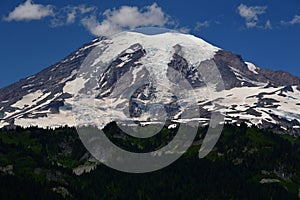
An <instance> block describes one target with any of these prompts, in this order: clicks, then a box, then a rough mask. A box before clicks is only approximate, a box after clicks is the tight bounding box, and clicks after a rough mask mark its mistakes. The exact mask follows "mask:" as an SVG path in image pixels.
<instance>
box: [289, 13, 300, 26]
mask: <svg viewBox="0 0 300 200" xmlns="http://www.w3.org/2000/svg"><path fill="white" fill-rule="evenodd" d="M290 24H292V25H294V24H300V15H295V16H294V18H293V19H292V20H291V21H290Z"/></svg>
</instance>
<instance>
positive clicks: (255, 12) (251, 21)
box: [238, 4, 267, 28]
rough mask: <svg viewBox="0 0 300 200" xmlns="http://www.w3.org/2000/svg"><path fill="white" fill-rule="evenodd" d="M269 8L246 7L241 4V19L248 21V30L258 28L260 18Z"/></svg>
mask: <svg viewBox="0 0 300 200" xmlns="http://www.w3.org/2000/svg"><path fill="white" fill-rule="evenodd" d="M266 9H267V6H249V7H248V6H246V5H244V4H240V5H239V7H238V11H239V14H240V16H241V17H243V18H244V19H245V20H246V26H247V28H253V27H256V26H257V23H258V16H259V15H261V14H264V13H265V12H266Z"/></svg>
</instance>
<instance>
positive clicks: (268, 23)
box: [265, 20, 273, 29]
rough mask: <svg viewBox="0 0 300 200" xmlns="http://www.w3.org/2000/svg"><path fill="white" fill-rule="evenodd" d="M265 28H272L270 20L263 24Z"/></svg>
mask: <svg viewBox="0 0 300 200" xmlns="http://www.w3.org/2000/svg"><path fill="white" fill-rule="evenodd" d="M265 29H273V27H272V24H271V21H270V20H267V22H266V24H265Z"/></svg>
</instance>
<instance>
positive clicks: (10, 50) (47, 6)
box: [0, 0, 300, 87]
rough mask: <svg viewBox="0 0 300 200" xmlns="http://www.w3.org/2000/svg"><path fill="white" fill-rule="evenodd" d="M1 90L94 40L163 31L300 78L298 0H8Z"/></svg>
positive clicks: (0, 26) (2, 6)
mask: <svg viewBox="0 0 300 200" xmlns="http://www.w3.org/2000/svg"><path fill="white" fill-rule="evenodd" d="M0 13H1V16H0V17H1V19H0V31H1V37H0V44H1V50H0V59H1V65H0V68H1V73H0V87H3V86H6V85H8V84H10V83H13V82H15V81H18V80H19V79H21V78H25V77H27V76H30V75H32V74H34V73H36V72H39V71H40V70H42V69H44V68H46V67H48V66H50V65H51V64H54V63H55V62H57V61H59V60H61V59H62V58H64V57H65V56H67V55H68V54H69V53H70V52H72V51H74V50H76V49H77V48H78V47H80V46H81V45H82V44H83V43H86V42H89V41H90V40H92V39H93V38H95V37H96V36H97V35H110V34H113V33H115V32H118V31H122V30H126V29H130V28H135V27H142V26H161V27H166V28H170V29H177V30H179V31H183V32H188V33H190V34H193V35H196V36H198V37H201V38H203V39H204V40H206V41H208V42H209V43H212V44H214V45H216V46H218V47H220V48H222V49H226V50H230V51H232V52H235V53H237V54H240V55H242V57H243V58H244V60H246V61H251V62H253V63H255V64H257V65H258V66H260V67H263V68H269V69H273V70H279V69H281V70H284V71H288V72H290V73H292V74H294V75H297V76H298V77H300V61H299V58H300V50H299V47H300V36H299V35H300V1H299V0H287V1H272V0H257V1H254V0H253V1H246V0H244V1H241V0H232V1H224V0H201V1H194V0H193V1H192V0H185V1H174V0H172V1H171V0H157V1H148V0H144V1H140V0H134V1H125V0H122V1H121V0H97V1H88V0H77V1H70V0H69V1H68V0H65V1H61V0H51V1H50V0H43V1H41V0H35V1H30V0H27V1H25V0H22V1H20V0H9V1H1V2H0Z"/></svg>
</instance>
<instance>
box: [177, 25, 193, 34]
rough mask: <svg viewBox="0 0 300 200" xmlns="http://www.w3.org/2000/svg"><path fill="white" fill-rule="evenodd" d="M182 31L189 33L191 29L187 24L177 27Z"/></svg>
mask: <svg viewBox="0 0 300 200" xmlns="http://www.w3.org/2000/svg"><path fill="white" fill-rule="evenodd" d="M177 30H178V31H179V32H180V33H189V32H190V31H191V29H190V28H189V27H187V26H185V27H181V28H179V29H177Z"/></svg>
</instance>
